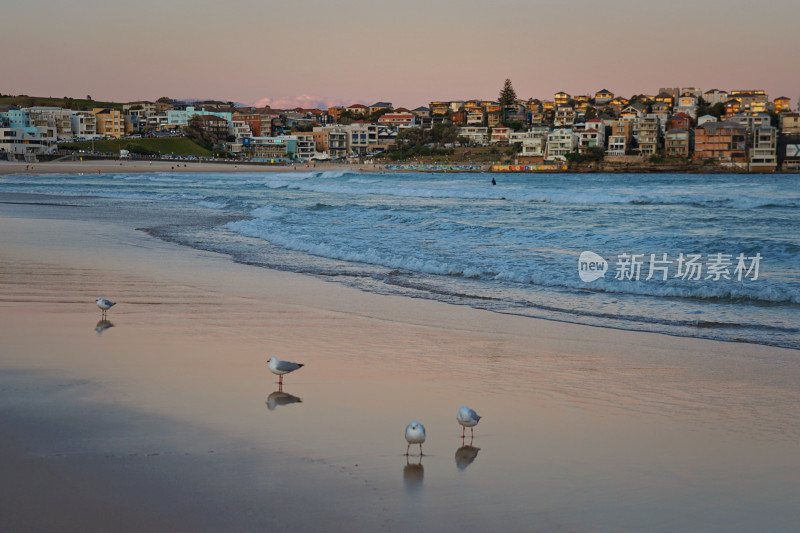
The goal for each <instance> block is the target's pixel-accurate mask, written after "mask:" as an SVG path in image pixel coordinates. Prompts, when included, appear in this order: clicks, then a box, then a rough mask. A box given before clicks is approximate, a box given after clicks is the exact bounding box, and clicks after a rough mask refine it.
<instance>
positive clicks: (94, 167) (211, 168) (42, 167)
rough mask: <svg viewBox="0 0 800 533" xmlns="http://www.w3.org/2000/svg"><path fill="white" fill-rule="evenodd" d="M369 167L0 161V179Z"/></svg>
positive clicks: (123, 161) (174, 162) (361, 167)
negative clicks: (53, 175)
mask: <svg viewBox="0 0 800 533" xmlns="http://www.w3.org/2000/svg"><path fill="white" fill-rule="evenodd" d="M374 168H375V166H373V165H372V164H364V165H354V164H350V163H319V162H318V163H313V164H310V165H308V166H306V165H267V164H258V163H246V164H244V163H241V164H237V163H209V162H184V161H180V162H178V161H147V160H144V161H143V160H137V159H96V160H87V161H53V162H42V163H33V164H27V163H19V162H11V161H0V176H3V175H8V174H25V173H36V174H69V173H84V174H86V173H91V174H95V173H97V172H101V173H105V174H107V173H110V172H114V173H140V172H258V171H264V172H295V171H296V172H308V171H310V170H316V171H320V172H322V171H326V170H349V171H353V172H357V171H359V170H361V169H365V170H372V169H374Z"/></svg>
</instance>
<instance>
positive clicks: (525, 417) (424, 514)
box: [0, 162, 800, 532]
mask: <svg viewBox="0 0 800 533" xmlns="http://www.w3.org/2000/svg"><path fill="white" fill-rule="evenodd" d="M94 165H95V163H92V164H89V163H88V162H87V163H83V164H81V165H73V164H71V163H63V164H62V163H59V164H58V165H55V164H54V165H53V166H52V167H48V166H47V164H37V165H35V171H36V172H39V171H44V170H45V168H47V170H50V169H53V171H54V172H75V171H79V170H77V169H82V170H80V171H96V170H101V171H102V172H116V171H120V170H119V168H122V169H125V170H130V171H141V170H142V168H147V170H156V169H158V170H163V169H165V168H167V169H168V168H169V167H170V166H171V165H170V164H169V163H167V164H166V165H165V164H163V163H162V164H160V165H157V164H156V163H154V164H153V167H150V165H145V166H144V167H142V166H136V165H130V166H128V164H123V166H122V167H119V166H118V165H117V166H114V165H109V164H97V166H94ZM188 165H189V167H191V169H193V170H194V169H199V168H203V169H204V170H214V171H216V170H218V166H217V165H206V166H203V165H194V164H188ZM22 167H23V170H22V171H23V172H24V165H22ZM118 167H119V168H118ZM189 167H187V168H189ZM9 168H10V165H8V164H4V165H0V172H7V171H8V169H9ZM324 168H325V167H323V166H321V165H318V166H317V170H323V169H324ZM335 168H341V167H339V166H336V167H335ZM55 169H58V170H55ZM224 169H225V170H227V171H231V170H233V171H252V170H253V168H252V167H249V166H248V167H240V168H238V169H232V165H224ZM270 170H273V169H272V168H270ZM17 171H18V170H17ZM17 171H15V172H17ZM47 203H50V204H51V205H44V204H47ZM52 204H56V205H52ZM59 204H62V205H59ZM80 204H81V202H80V199H76V198H69V199H68V202H67V200H65V199H57V200H55V201H49V202H45V201H43V198H33V197H31V195H11V194H7V195H1V196H0V287H2V291H0V339H2V346H0V529H3V530H4V531H31V530H39V531H42V530H46V531H55V530H64V531H245V530H247V531H255V530H259V531H276V530H278V529H279V528H280V529H284V530H287V531H348V532H352V531H412V530H413V531H453V532H463V531H595V532H603V531H652V530H660V531H666V530H671V531H677V530H683V531H726V532H730V531H753V530H764V531H793V530H794V528H796V524H797V523H798V522H800V500H799V499H798V494H800V453H798V451H800V450H799V446H798V442H800V441H799V440H798V437H800V411H798V409H797V406H798V405H800V364H798V355H800V354H798V352H797V351H795V350H784V349H778V348H771V347H765V346H758V345H753V344H738V343H723V342H714V341H705V340H698V339H689V338H679V337H669V336H664V335H658V334H649V333H637V332H630V331H618V330H612V329H602V328H595V327H589V326H578V325H572V324H566V323H559V322H548V321H542V320H536V319H529V318H524V317H517V316H507V315H502V314H497V313H491V312H487V311H482V310H478V309H472V308H468V307H459V306H452V305H447V304H444V303H439V302H434V301H427V300H419V299H411V298H402V297H395V296H383V295H376V294H369V293H364V292H360V291H357V290H355V289H350V288H347V287H345V286H343V285H340V284H335V283H327V282H324V281H321V280H319V279H316V278H313V277H308V276H303V275H300V274H293V273H286V272H278V271H271V270H267V269H263V268H257V267H252V266H248V265H241V264H237V263H234V262H232V261H231V260H230V259H229V258H228V257H225V256H220V255H217V254H213V253H210V252H202V251H198V250H194V249H190V248H185V247H181V246H179V245H175V244H171V243H165V242H162V241H159V240H156V239H154V238H151V237H149V236H148V235H147V234H145V233H144V232H141V231H136V230H135V228H136V227H140V224H144V222H143V221H115V220H110V219H109V218H108V217H107V218H104V219H103V221H102V222H101V221H99V219H97V218H96V216H95V214H93V213H91V212H90V210H88V209H85V208H83V207H81V205H80ZM97 296H104V297H106V298H110V299H112V300H114V301H117V302H118V304H117V306H115V307H113V308H112V309H111V310H110V311H109V312H108V321H109V323H110V324H103V323H101V322H100V310H99V309H97V308H96V306H95V304H94V300H95V298H96V297H97ZM104 328H105V329H104ZM98 331H99V332H98ZM271 355H275V356H276V357H278V358H279V359H286V360H291V361H297V362H301V363H304V364H305V366H304V367H303V368H302V369H300V370H299V371H297V372H294V373H292V374H290V375H288V376H286V377H285V385H284V388H283V391H279V390H278V386H277V377H276V376H274V375H272V374H270V373H269V372H268V370H267V365H266V362H267V359H268V358H269V357H270V356H271ZM299 400H301V401H299ZM461 405H469V406H470V407H472V408H473V409H475V410H476V411H477V412H478V413H479V414H480V415H482V416H483V418H482V419H481V421H480V424H479V425H478V426H477V427H476V428H475V440H474V442H473V448H472V449H464V448H463V446H466V445H468V444H469V439H467V441H466V442H462V440H461V427H460V426H459V425H458V424H457V422H456V420H455V416H456V412H457V411H458V408H459V407H460V406H461ZM412 419H418V420H420V421H421V422H422V423H423V424H425V425H426V427H427V430H428V440H427V441H426V443H425V444H424V452H425V454H426V456H425V457H422V458H419V457H413V456H412V457H411V458H408V459H407V458H406V457H405V456H404V455H403V454H404V453H405V451H406V442H405V440H404V438H403V430H404V428H405V425H406V424H407V423H408V422H410V421H411V420H412ZM474 448H479V450H477V452H476V451H475V450H474ZM475 453H477V455H474V454H475ZM459 454H460V455H459ZM465 456H466V457H474V462H472V463H471V464H470V463H467V464H466V465H464V464H463V461H464V459H463V458H464V457H465ZM459 457H461V461H462V463H461V464H459V462H458V461H459ZM462 467H463V468H462Z"/></svg>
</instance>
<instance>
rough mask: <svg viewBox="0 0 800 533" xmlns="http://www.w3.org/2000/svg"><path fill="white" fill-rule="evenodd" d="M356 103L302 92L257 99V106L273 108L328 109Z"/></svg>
mask: <svg viewBox="0 0 800 533" xmlns="http://www.w3.org/2000/svg"><path fill="white" fill-rule="evenodd" d="M354 103H360V102H353V101H350V100H347V101H345V100H342V99H337V98H326V97H324V96H317V95H314V94H301V95H298V96H290V97H282V98H274V99H273V98H270V97H268V96H267V97H264V98H261V99H259V100H256V102H255V106H256V107H264V106H270V107H271V108H273V109H294V108H295V107H302V108H304V109H314V108H316V109H327V108H329V107H331V106H337V105H341V106H349V105H352V104H354Z"/></svg>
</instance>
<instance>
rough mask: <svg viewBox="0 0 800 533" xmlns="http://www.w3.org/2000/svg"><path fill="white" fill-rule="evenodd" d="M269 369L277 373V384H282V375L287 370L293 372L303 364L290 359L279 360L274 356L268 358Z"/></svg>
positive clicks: (286, 372)
mask: <svg viewBox="0 0 800 533" xmlns="http://www.w3.org/2000/svg"><path fill="white" fill-rule="evenodd" d="M268 366H269V371H270V372H272V373H273V374H277V375H278V376H279V377H278V384H280V385H283V375H284V374H288V373H289V372H294V371H295V370H297V369H298V368H300V367H302V366H304V365H302V364H300V363H292V362H290V361H280V360H278V359H277V358H276V357H275V356H272V357H270V358H269V365H268Z"/></svg>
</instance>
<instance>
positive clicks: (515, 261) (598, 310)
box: [0, 171, 800, 348]
mask: <svg viewBox="0 0 800 533" xmlns="http://www.w3.org/2000/svg"><path fill="white" fill-rule="evenodd" d="M495 177H496V179H497V181H498V185H497V186H491V185H490V180H491V176H490V175H488V174H424V173H381V172H363V173H350V172H344V171H342V172H330V171H329V172H306V173H262V172H259V173H247V174H236V175H227V174H218V173H192V174H173V173H148V174H106V175H103V176H96V175H94V174H87V175H64V176H53V175H49V176H30V175H26V176H19V177H14V176H11V177H8V178H6V179H4V180H3V181H0V192H18V193H36V194H45V195H52V196H62V197H64V196H67V197H71V200H70V201H74V200H75V198H76V197H77V198H82V199H83V201H86V202H88V204H89V205H91V206H94V207H96V208H98V209H99V210H101V211H106V210H108V209H114V210H116V214H117V215H120V216H121V214H122V213H124V211H125V209H126V208H131V209H133V210H135V211H136V215H137V217H144V218H145V219H149V220H150V221H151V223H149V224H147V227H146V229H147V230H148V231H149V232H150V233H151V234H153V235H156V236H158V237H161V238H164V239H167V240H171V241H175V242H179V243H182V244H186V245H188V246H193V247H198V248H202V249H207V250H213V251H218V252H222V253H226V254H229V255H230V256H231V257H232V258H234V259H235V260H237V261H240V262H245V263H249V264H255V265H261V266H265V267H269V268H277V269H283V270H290V271H295V272H304V273H310V274H314V275H317V276H322V277H324V278H326V279H330V280H335V281H338V282H342V283H346V284H348V285H351V286H354V287H358V288H360V289H363V290H367V291H372V292H378V293H389V294H400V295H404V296H409V297H420V298H431V299H436V300H441V301H445V302H448V303H455V304H463V305H470V306H473V307H479V308H484V309H489V310H492V311H496V312H503V313H512V314H518V315H526V316H533V317H540V318H548V319H554V320H563V321H568V322H576V323H582V324H590V325H599V326H605V327H614V328H624V329H634V330H643V331H656V332H662V333H668V334H673V335H680V336H693V337H704V338H712V339H718V340H727V341H743V342H753V343H760V344H768V345H775V346H784V347H793V348H798V347H800V318H798V317H800V314H799V313H798V311H800V268H798V265H800V231H798V229H800V185H798V179H797V177H796V176H793V175H741V174H730V175H726V174H722V175H710V176H703V175H678V174H646V175H637V174H579V175H573V174H503V175H495ZM103 216H108V215H107V214H106V215H103ZM584 251H591V252H594V253H596V254H598V255H599V256H600V257H601V258H602V259H603V260H605V261H606V262H607V269H608V270H607V272H606V273H605V276H604V277H602V278H600V279H597V280H595V281H591V282H586V281H583V280H582V279H581V278H580V276H579V272H578V259H579V256H580V255H581V253H582V252H584ZM624 254H629V255H631V256H634V259H633V260H634V261H638V262H640V265H639V268H640V270H639V271H638V272H637V271H634V270H632V269H628V268H627V266H628V264H627V263H625V261H626V257H628V256H626V255H624ZM665 254H666V255H665ZM717 254H722V255H717ZM693 255H696V256H698V257H697V258H696V260H695V263H696V264H698V265H699V268H700V272H699V273H697V272H692V273H691V275H688V276H687V275H683V274H686V273H687V269H686V268H685V267H686V263H685V261H687V260H688V259H689V258H690V257H691V256H693ZM740 256H741V259H740ZM754 258H758V259H754ZM661 261H666V262H661ZM679 262H682V263H681V264H680V265H679ZM756 262H757V263H758V264H757V266H758V271H757V273H756V271H755V268H754V267H755V266H756V264H755V263H756ZM715 266H716V267H717V269H718V272H719V273H718V274H715V273H714V270H710V269H713V268H714V267H715ZM658 267H663V268H661V269H659V268H658ZM695 274H697V275H696V276H695ZM648 277H649V278H650V279H647V278H648ZM665 277H666V279H664V278H665Z"/></svg>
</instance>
